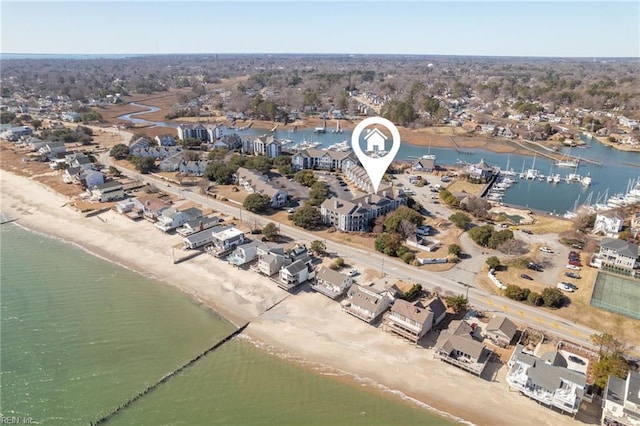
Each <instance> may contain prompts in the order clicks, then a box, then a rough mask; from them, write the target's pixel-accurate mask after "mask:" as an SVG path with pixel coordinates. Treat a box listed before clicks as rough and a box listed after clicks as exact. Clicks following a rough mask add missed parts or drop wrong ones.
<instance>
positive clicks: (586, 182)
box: [580, 175, 591, 186]
mask: <svg viewBox="0 0 640 426" xmlns="http://www.w3.org/2000/svg"><path fill="white" fill-rule="evenodd" d="M580 183H582V186H589V185H591V176H589V175H586V176H583V177H582V179H581V180H580Z"/></svg>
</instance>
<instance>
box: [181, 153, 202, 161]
mask: <svg viewBox="0 0 640 426" xmlns="http://www.w3.org/2000/svg"><path fill="white" fill-rule="evenodd" d="M182 155H183V158H184V160H185V161H196V160H197V159H198V157H199V156H198V153H197V152H195V151H184V152H183V153H182Z"/></svg>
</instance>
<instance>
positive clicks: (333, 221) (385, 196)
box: [320, 190, 407, 231]
mask: <svg viewBox="0 0 640 426" xmlns="http://www.w3.org/2000/svg"><path fill="white" fill-rule="evenodd" d="M406 203H407V197H406V195H405V194H404V192H402V191H398V194H397V195H396V196H394V195H393V192H392V191H391V190H385V191H382V195H376V194H369V195H364V196H362V197H357V198H354V199H352V200H351V201H346V200H340V199H338V198H335V197H334V198H329V199H327V200H325V201H324V202H323V203H322V205H321V206H320V214H321V215H322V221H323V222H324V223H325V224H327V225H332V226H335V227H336V228H337V229H338V230H340V231H364V230H365V229H367V228H368V227H369V226H370V225H371V221H372V220H373V219H375V218H377V217H378V216H381V215H385V214H387V213H389V212H392V211H394V210H396V209H397V208H398V207H400V206H401V205H402V204H406Z"/></svg>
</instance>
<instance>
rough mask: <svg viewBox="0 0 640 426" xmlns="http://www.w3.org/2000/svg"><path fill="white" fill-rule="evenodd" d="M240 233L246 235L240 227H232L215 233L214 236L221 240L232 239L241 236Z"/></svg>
mask: <svg viewBox="0 0 640 426" xmlns="http://www.w3.org/2000/svg"><path fill="white" fill-rule="evenodd" d="M240 235H244V232H242V231H241V230H239V229H238V228H234V227H231V228H227V229H224V230H222V231H220V232H216V233H214V234H213V238H215V239H217V240H221V241H226V240H230V239H231V238H236V237H239V236H240Z"/></svg>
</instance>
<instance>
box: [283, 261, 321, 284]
mask: <svg viewBox="0 0 640 426" xmlns="http://www.w3.org/2000/svg"><path fill="white" fill-rule="evenodd" d="M314 277H315V270H314V269H313V267H312V266H311V259H310V258H309V257H307V259H300V260H296V261H295V262H293V263H291V264H290V265H287V266H283V267H282V268H281V269H280V282H279V283H278V287H280V288H282V289H283V290H287V291H291V290H293V289H294V288H296V287H297V286H299V285H300V284H302V283H303V282H305V281H307V280H310V279H312V278H314Z"/></svg>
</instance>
